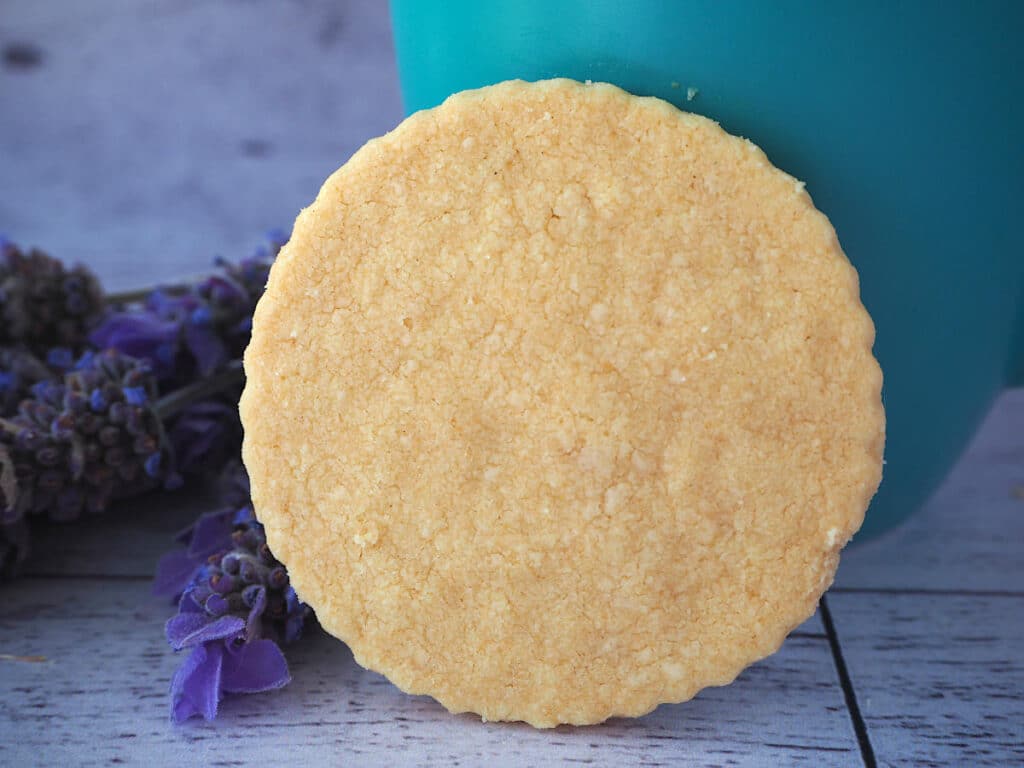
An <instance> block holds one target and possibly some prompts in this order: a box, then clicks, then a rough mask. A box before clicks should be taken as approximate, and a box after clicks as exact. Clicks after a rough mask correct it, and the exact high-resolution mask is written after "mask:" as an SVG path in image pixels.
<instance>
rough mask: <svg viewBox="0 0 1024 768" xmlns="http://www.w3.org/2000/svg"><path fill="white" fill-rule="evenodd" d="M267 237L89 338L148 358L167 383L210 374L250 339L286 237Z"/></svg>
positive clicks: (111, 318) (155, 294) (109, 321)
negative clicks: (262, 243) (258, 306)
mask: <svg viewBox="0 0 1024 768" xmlns="http://www.w3.org/2000/svg"><path fill="white" fill-rule="evenodd" d="M268 239H269V243H268V245H267V246H264V247H261V248H260V249H258V250H257V251H256V253H254V254H253V255H252V256H250V257H248V258H245V259H242V260H241V261H239V262H237V263H231V262H228V261H225V260H223V259H218V260H217V261H216V262H215V264H216V267H217V271H216V272H215V273H214V274H212V275H210V276H209V277H206V278H204V279H203V280H201V281H199V282H198V283H196V284H195V285H191V286H186V287H184V288H177V289H176V288H158V289H156V290H154V291H152V292H150V293H149V294H148V295H147V296H146V297H145V299H144V301H143V302H142V303H141V304H137V305H132V306H128V307H127V308H125V309H122V310H120V311H117V312H113V313H111V314H109V315H108V316H107V317H106V318H105V319H104V320H103V322H102V323H100V324H99V325H98V326H97V327H96V328H95V329H94V330H93V332H92V333H91V334H90V340H91V341H92V343H93V344H94V345H95V346H97V347H103V348H106V347H113V348H115V349H118V350H120V351H122V352H125V353H127V354H130V355H132V356H133V357H138V358H142V359H146V360H149V361H150V363H151V364H152V366H153V369H154V370H155V371H156V373H157V376H158V377H159V378H160V380H161V381H163V382H167V381H171V382H174V383H177V384H180V383H181V382H182V381H187V380H189V379H190V378H192V377H194V376H196V375H198V376H209V375H210V374H211V373H213V372H214V371H216V370H217V369H218V368H220V367H221V366H223V365H224V364H225V363H226V362H227V361H229V360H232V359H237V358H239V357H241V355H242V352H243V351H244V350H245V347H246V345H247V344H248V343H249V336H250V332H251V330H252V313H253V310H254V309H255V308H256V302H257V301H259V298H260V296H261V295H262V294H263V289H264V287H265V286H266V282H267V276H268V275H269V273H270V265H271V264H272V263H273V261H274V258H275V257H276V256H277V253H278V251H280V249H281V246H282V245H283V244H284V243H285V242H286V241H287V236H285V235H283V234H282V233H279V232H272V233H269V234H268Z"/></svg>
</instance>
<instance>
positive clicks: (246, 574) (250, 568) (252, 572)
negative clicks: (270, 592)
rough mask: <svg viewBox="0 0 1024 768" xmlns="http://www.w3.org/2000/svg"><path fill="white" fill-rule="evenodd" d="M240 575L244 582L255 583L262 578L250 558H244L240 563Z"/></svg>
mask: <svg viewBox="0 0 1024 768" xmlns="http://www.w3.org/2000/svg"><path fill="white" fill-rule="evenodd" d="M238 576H239V578H240V579H241V580H242V583H243V584H255V583H256V582H258V581H259V580H260V575H259V571H258V570H257V569H256V566H255V565H253V563H252V562H251V561H250V560H243V561H242V562H241V563H240V564H239V568H238Z"/></svg>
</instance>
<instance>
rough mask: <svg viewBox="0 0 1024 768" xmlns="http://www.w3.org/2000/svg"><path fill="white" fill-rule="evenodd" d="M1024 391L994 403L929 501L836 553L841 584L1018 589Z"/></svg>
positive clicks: (1023, 525) (1022, 568)
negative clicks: (888, 529)
mask: <svg viewBox="0 0 1024 768" xmlns="http://www.w3.org/2000/svg"><path fill="white" fill-rule="evenodd" d="M1022 487H1024V389H1014V390H1007V391H1006V392H1004V393H1003V394H1002V395H1001V396H1000V397H999V399H998V400H997V401H996V403H995V405H994V407H993V408H992V410H991V412H990V413H989V415H988V418H986V419H985V422H984V424H983V425H982V427H981V428H980V430H979V431H978V434H977V435H976V436H975V438H974V440H973V441H972V442H971V445H970V447H969V448H968V449H967V451H966V452H965V453H964V455H963V457H962V458H961V459H960V461H959V463H958V464H957V466H956V468H955V469H954V470H953V472H952V473H951V474H950V476H949V478H948V479H947V480H946V482H945V483H944V484H943V486H942V488H941V489H940V490H939V491H938V492H937V493H936V495H935V496H934V497H932V499H931V501H930V502H929V503H928V505H927V506H926V507H925V508H923V509H922V510H920V511H919V512H918V513H917V514H916V515H915V516H914V517H912V518H910V520H908V521H907V522H906V523H904V524H903V525H902V526H901V527H900V528H899V529H897V530H895V531H891V532H889V533H888V534H886V535H884V536H882V537H879V538H878V539H877V540H875V541H869V542H867V543H865V544H855V545H853V546H852V547H850V548H849V549H848V550H846V551H845V552H844V553H843V556H842V564H841V566H840V568H839V574H838V576H837V578H836V585H837V586H838V587H840V588H857V589H864V588H872V589H892V588H900V589H928V590H936V589H939V590H981V591H989V590H995V591H998V590H1011V591H1012V590H1024V556H1022V554H1024V498H1022V497H1021V495H1020V489H1021V488H1022Z"/></svg>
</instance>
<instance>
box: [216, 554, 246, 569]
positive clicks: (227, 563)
mask: <svg viewBox="0 0 1024 768" xmlns="http://www.w3.org/2000/svg"><path fill="white" fill-rule="evenodd" d="M240 565H241V560H239V558H238V555H236V554H235V553H233V552H228V553H227V554H226V555H224V558H223V559H222V560H221V561H220V567H221V569H222V570H223V571H224V572H225V573H230V574H237V573H238V569H239V567H240Z"/></svg>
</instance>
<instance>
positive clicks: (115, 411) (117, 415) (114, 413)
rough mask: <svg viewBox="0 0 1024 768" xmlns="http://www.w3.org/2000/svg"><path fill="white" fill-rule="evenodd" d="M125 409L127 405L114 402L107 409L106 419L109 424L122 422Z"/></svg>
mask: <svg viewBox="0 0 1024 768" xmlns="http://www.w3.org/2000/svg"><path fill="white" fill-rule="evenodd" d="M127 410H128V406H127V405H125V404H124V403H114V404H113V405H111V406H110V407H109V408H108V409H107V421H109V422H110V423H111V424H124V419H125V414H126V413H127Z"/></svg>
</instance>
